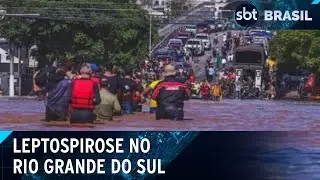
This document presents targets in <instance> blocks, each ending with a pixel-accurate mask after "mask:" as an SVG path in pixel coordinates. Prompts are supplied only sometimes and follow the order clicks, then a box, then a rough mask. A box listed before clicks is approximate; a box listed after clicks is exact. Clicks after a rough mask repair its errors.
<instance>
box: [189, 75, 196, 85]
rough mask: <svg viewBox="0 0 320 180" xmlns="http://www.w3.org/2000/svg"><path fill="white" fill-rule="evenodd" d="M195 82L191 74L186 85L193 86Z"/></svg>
mask: <svg viewBox="0 0 320 180" xmlns="http://www.w3.org/2000/svg"><path fill="white" fill-rule="evenodd" d="M195 82H196V78H195V77H194V75H193V74H191V75H190V76H189V78H188V83H190V84H193V83H195Z"/></svg>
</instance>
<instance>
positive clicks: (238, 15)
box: [235, 4, 259, 27]
mask: <svg viewBox="0 0 320 180" xmlns="http://www.w3.org/2000/svg"><path fill="white" fill-rule="evenodd" d="M235 19H236V21H237V23H238V24H239V25H241V26H244V27H248V26H253V25H254V24H255V23H256V22H257V21H258V19H259V12H258V9H257V8H256V7H255V6H254V5H252V4H242V5H240V6H238V7H237V8H236V11H235Z"/></svg>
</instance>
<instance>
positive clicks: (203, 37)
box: [195, 33, 211, 50]
mask: <svg viewBox="0 0 320 180" xmlns="http://www.w3.org/2000/svg"><path fill="white" fill-rule="evenodd" d="M195 39H200V40H201V41H202V42H203V43H204V48H205V50H210V49H211V40H210V37H209V35H208V34H205V33H200V34H196V37H195Z"/></svg>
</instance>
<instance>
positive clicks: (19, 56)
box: [18, 47, 21, 96]
mask: <svg viewBox="0 0 320 180" xmlns="http://www.w3.org/2000/svg"><path fill="white" fill-rule="evenodd" d="M18 58H19V63H18V87H19V92H18V95H19V96H21V47H19V50H18Z"/></svg>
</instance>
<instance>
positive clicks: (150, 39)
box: [149, 12, 152, 58]
mask: <svg viewBox="0 0 320 180" xmlns="http://www.w3.org/2000/svg"><path fill="white" fill-rule="evenodd" d="M149 15H150V22H149V25H150V27H149V58H151V52H152V13H151V12H150V14H149Z"/></svg>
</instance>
